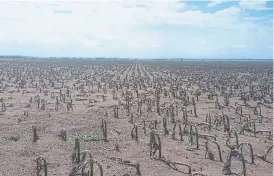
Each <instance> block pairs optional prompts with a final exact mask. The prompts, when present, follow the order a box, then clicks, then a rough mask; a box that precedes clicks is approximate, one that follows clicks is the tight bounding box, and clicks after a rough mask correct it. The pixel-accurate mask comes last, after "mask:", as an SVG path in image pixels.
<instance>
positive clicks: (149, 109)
mask: <svg viewBox="0 0 274 176" xmlns="http://www.w3.org/2000/svg"><path fill="white" fill-rule="evenodd" d="M272 70H273V67H272V62H271V63H268V62H240V61H239V62H206V61H205V62H187V61H185V62H179V61H111V60H109V61H77V62H76V61H73V60H69V61H63V60H29V61H23V60H21V61H20V60H5V61H4V60H3V61H0V72H1V74H0V85H1V89H0V98H1V104H2V109H1V108H0V110H1V114H0V176H34V175H37V168H36V167H37V163H36V159H37V158H38V157H43V158H44V159H45V160H46V162H47V174H48V175H49V176H52V175H56V176H68V175H69V174H70V173H71V171H72V168H73V167H74V166H76V165H77V163H74V162H72V157H71V156H72V154H73V152H74V145H75V142H74V141H75V138H77V139H79V143H80V152H81V154H80V158H81V157H82V153H83V152H84V151H89V152H90V154H91V156H92V159H93V161H97V162H98V163H99V164H100V165H101V166H102V170H103V175H106V176H114V175H115V176H128V175H130V176H133V175H138V174H139V175H140V174H141V175H142V176H179V175H208V176H220V175H225V174H226V175H233V173H235V174H239V175H258V176H259V175H264V176H270V175H272V174H273V171H272V170H273V168H272V148H271V146H272V145H273V137H272V134H273V129H272V126H273V114H272V112H273V72H272ZM197 98H198V100H197ZM193 100H194V103H193ZM71 102H72V103H71ZM38 104H39V108H38ZM194 104H195V105H194ZM69 106H71V107H72V108H73V110H72V109H71V108H68V107H69ZM116 108H118V117H115V113H114V110H115V109H116ZM195 110H196V115H195V112H194V111H195ZM209 116H210V118H209ZM206 117H207V118H206ZM102 119H104V120H105V121H106V124H107V140H108V141H107V142H105V141H104V136H103V132H102V127H101V122H102ZM164 121H166V126H164ZM144 122H145V128H144ZM134 124H135V125H136V126H137V131H138V141H136V139H135V138H134V135H136V134H135V133H134V132H135V131H134V130H132V129H133V127H134ZM174 124H177V126H176V128H175V129H174ZM179 126H180V127H181V129H182V131H181V132H180V130H179ZM33 127H36V130H37V135H38V140H37V142H33V138H34V134H33ZM165 128H166V130H167V131H166V133H165ZM191 128H193V131H191V130H190V129H191ZM195 128H196V129H197V132H196V131H195V130H194V129H195ZM144 129H145V130H144ZM62 130H63V131H65V132H66V136H67V139H66V141H64V140H63V139H62V138H61V137H60V132H61V131H62ZM152 131H153V132H152ZM145 132H146V134H145ZM229 132H231V135H229ZM234 132H235V133H236V134H237V136H238V145H237V142H236V137H235V133H234ZM132 133H133V137H132ZM154 133H155V134H157V135H159V138H160V141H161V155H162V156H161V158H159V155H158V154H159V151H156V153H155V155H154V156H152V157H150V138H151V134H154ZM180 135H182V138H181V137H180ZM152 136H153V135H152ZM197 136H198V137H197ZM214 141H215V142H214ZM197 142H198V146H197ZM216 143H217V144H219V146H220V154H221V159H222V161H220V156H219V152H218V148H217V147H216ZM206 144H208V145H207V147H206ZM249 144H250V145H251V147H252V149H253V159H254V164H253V163H252V152H251V150H250V145H249ZM206 148H207V149H208V150H206ZM268 149H270V150H269V153H268V154H267V155H266V153H267V150H268ZM232 150H236V151H238V156H236V157H232V160H231V164H230V165H229V169H228V170H227V169H224V168H225V166H227V165H228V161H227V158H228V156H229V154H230V152H231V151H232ZM240 156H242V159H241V157H240ZM262 156H265V157H262ZM137 163H139V164H140V170H139V171H140V173H137V170H136V168H135V167H134V165H136V164H137ZM172 163H177V164H172ZM179 163H184V164H187V165H189V166H190V171H191V173H188V172H189V170H188V167H187V166H186V165H180V164H179ZM243 163H244V164H245V172H244V170H243ZM130 164H132V165H130ZM80 165H81V163H80ZM87 169H88V168H86V170H85V173H84V174H83V175H88V174H87ZM229 171H231V173H229ZM42 174H43V170H42V171H41V175H42ZM235 174H234V175H235ZM75 175H80V172H78V173H76V174H75ZM94 175H99V170H98V168H96V167H94Z"/></svg>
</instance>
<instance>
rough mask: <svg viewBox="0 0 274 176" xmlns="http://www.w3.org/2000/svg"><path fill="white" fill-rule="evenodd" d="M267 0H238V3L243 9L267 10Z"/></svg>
mask: <svg viewBox="0 0 274 176" xmlns="http://www.w3.org/2000/svg"><path fill="white" fill-rule="evenodd" d="M268 1H269V0H240V2H239V5H240V6H241V8H243V9H249V10H267V9H269V8H267V7H266V3H267V2H268Z"/></svg>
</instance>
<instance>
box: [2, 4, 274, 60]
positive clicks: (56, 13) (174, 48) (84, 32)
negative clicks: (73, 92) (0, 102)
mask: <svg viewBox="0 0 274 176" xmlns="http://www.w3.org/2000/svg"><path fill="white" fill-rule="evenodd" d="M0 55H24V56H37V57H49V56H54V57H123V58H129V57H130V58H218V59H220V58H236V59H237V58H254V59H272V58H273V2H272V1H267V0H257V1H254V0H238V1H231V0H211V1H190V0H188V1H187V0H185V1H177V0H142V1H141V0H85V1H81V0H74V1H72V0H54V1H52V0H33V1H27V0H17V1H12V0H0Z"/></svg>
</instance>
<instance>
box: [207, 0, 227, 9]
mask: <svg viewBox="0 0 274 176" xmlns="http://www.w3.org/2000/svg"><path fill="white" fill-rule="evenodd" d="M226 1H227V0H211V1H210V3H208V4H207V7H213V6H216V5H218V4H221V3H223V2H226Z"/></svg>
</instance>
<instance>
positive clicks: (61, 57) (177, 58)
mask: <svg viewBox="0 0 274 176" xmlns="http://www.w3.org/2000/svg"><path fill="white" fill-rule="evenodd" d="M4 58H9V59H16V58H32V59H39V58H40V59H135V60H139V59H143V60H144V59H145V60H166V59H168V60H208V59H211V60H273V59H274V58H269V59H267V58H194V57H193V58H184V57H162V58H161V57H103V56H100V57H92V56H88V57H83V56H24V55H0V59H4Z"/></svg>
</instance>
